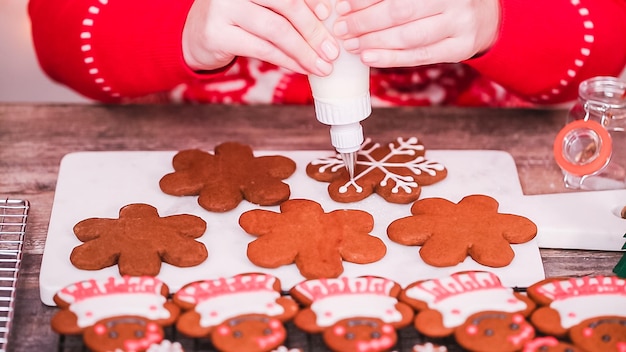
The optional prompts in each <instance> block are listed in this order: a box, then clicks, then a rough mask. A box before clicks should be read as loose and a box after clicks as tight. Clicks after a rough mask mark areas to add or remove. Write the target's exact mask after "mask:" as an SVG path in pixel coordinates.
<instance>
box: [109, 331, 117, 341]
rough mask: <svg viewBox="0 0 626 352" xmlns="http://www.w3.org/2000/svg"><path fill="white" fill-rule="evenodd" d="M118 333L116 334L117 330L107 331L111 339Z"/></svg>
mask: <svg viewBox="0 0 626 352" xmlns="http://www.w3.org/2000/svg"><path fill="white" fill-rule="evenodd" d="M118 336H119V335H118V334H117V331H114V330H111V331H109V338H112V339H116V338H117V337H118Z"/></svg>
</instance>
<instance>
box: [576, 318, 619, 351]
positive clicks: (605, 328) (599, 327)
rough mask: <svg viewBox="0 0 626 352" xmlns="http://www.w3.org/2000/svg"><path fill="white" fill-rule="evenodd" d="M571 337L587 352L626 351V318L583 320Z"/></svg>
mask: <svg viewBox="0 0 626 352" xmlns="http://www.w3.org/2000/svg"><path fill="white" fill-rule="evenodd" d="M569 337H570V339H571V340H572V341H573V342H574V344H575V345H576V346H578V347H580V348H581V349H582V350H585V351H587V352H623V351H626V316H623V315H622V316H617V315H609V316H603V317H599V318H590V319H586V320H583V321H582V322H581V323H580V324H578V325H575V326H573V327H572V328H571V329H570V331H569Z"/></svg>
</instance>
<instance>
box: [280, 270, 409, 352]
mask: <svg viewBox="0 0 626 352" xmlns="http://www.w3.org/2000/svg"><path fill="white" fill-rule="evenodd" d="M400 290H401V287H400V286H399V285H398V284H397V283H395V282H394V281H392V280H388V279H385V278H380V277H358V278H348V277H340V278H333V279H314V280H307V281H304V282H301V283H299V284H297V285H296V286H294V287H293V288H292V289H291V290H290V293H291V295H292V296H293V297H294V298H295V299H296V300H297V301H299V302H300V303H302V304H303V305H304V306H305V308H304V309H302V310H301V311H300V312H299V313H298V315H296V318H295V319H294V323H295V324H296V326H297V327H298V328H300V329H302V330H303V331H306V332H308V333H322V337H323V340H324V343H325V344H326V345H327V346H328V347H329V348H330V349H332V350H333V351H342V352H349V351H371V352H376V351H388V350H390V349H391V348H392V347H393V346H394V345H395V344H396V342H397V332H396V329H399V328H402V327H405V326H408V325H409V324H410V323H411V320H412V318H413V311H412V309H411V308H410V307H409V306H408V305H406V304H404V303H402V302H400V301H399V300H398V299H397V295H398V294H399V293H400Z"/></svg>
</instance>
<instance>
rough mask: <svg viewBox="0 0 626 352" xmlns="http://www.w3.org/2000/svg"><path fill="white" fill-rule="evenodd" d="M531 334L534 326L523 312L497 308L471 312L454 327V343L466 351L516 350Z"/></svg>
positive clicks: (492, 351) (494, 351)
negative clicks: (505, 310)
mask: <svg viewBox="0 0 626 352" xmlns="http://www.w3.org/2000/svg"><path fill="white" fill-rule="evenodd" d="M534 337H535V329H534V328H533V327H532V325H530V323H529V322H528V321H526V318H525V317H524V315H522V314H520V313H508V312H501V311H483V312H478V313H474V314H472V315H470V316H469V317H468V318H467V320H465V322H464V323H463V324H461V326H459V327H458V328H456V329H454V338H455V339H456V341H457V343H458V344H459V345H461V347H463V348H464V349H466V350H468V351H481V352H515V351H520V350H521V349H522V348H523V347H524V345H525V344H526V343H527V342H529V341H531V340H532V339H533V338H534Z"/></svg>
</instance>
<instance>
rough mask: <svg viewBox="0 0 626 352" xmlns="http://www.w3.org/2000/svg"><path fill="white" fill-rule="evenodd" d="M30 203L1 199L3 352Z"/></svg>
mask: <svg viewBox="0 0 626 352" xmlns="http://www.w3.org/2000/svg"><path fill="white" fill-rule="evenodd" d="M28 209H29V203H28V201H25V200H12V199H0V352H4V351H6V348H7V343H8V337H9V330H10V328H11V320H12V319H13V308H14V302H15V287H16V286H15V285H16V282H17V273H18V271H19V268H20V263H21V261H22V246H23V244H24V233H25V231H26V219H27V217H28Z"/></svg>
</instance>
